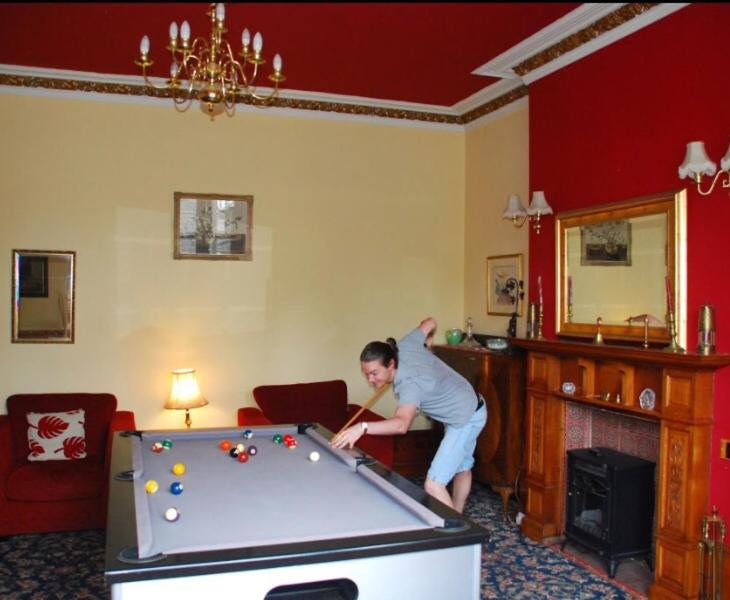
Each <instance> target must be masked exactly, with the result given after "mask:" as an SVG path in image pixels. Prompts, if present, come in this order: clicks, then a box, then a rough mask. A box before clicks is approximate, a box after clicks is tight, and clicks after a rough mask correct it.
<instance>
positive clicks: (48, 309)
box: [11, 250, 76, 344]
mask: <svg viewBox="0 0 730 600" xmlns="http://www.w3.org/2000/svg"><path fill="white" fill-rule="evenodd" d="M12 267H13V269H12V273H13V275H12V277H13V281H12V289H13V302H12V333H11V341H12V342H13V343H36V344H38V343H44V344H73V342H74V329H75V328H74V317H75V314H74V313H75V306H74V305H75V297H74V281H75V268H76V253H75V252H66V251H56V250H13V264H12Z"/></svg>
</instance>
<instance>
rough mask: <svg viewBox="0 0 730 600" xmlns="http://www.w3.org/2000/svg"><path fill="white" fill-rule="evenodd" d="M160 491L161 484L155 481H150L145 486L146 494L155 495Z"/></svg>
mask: <svg viewBox="0 0 730 600" xmlns="http://www.w3.org/2000/svg"><path fill="white" fill-rule="evenodd" d="M159 489H160V484H159V483H157V482H156V481H155V480H154V479H150V480H149V481H148V482H147V483H146V485H145V486H144V490H145V492H147V493H148V494H154V493H155V492H156V491H157V490H159Z"/></svg>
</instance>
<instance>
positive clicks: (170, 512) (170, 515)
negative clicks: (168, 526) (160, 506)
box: [165, 508, 180, 523]
mask: <svg viewBox="0 0 730 600" xmlns="http://www.w3.org/2000/svg"><path fill="white" fill-rule="evenodd" d="M179 518H180V511H178V510H177V508H168V509H167V510H166V511H165V519H167V520H168V521H170V522H171V523H172V522H173V521H177V520H178V519H179Z"/></svg>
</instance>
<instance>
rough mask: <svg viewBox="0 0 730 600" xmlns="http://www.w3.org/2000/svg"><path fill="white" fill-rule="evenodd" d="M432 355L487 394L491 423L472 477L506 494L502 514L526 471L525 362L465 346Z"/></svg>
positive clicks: (518, 355)
mask: <svg viewBox="0 0 730 600" xmlns="http://www.w3.org/2000/svg"><path fill="white" fill-rule="evenodd" d="M433 351H434V353H435V354H436V356H438V357H439V358H440V359H441V360H443V361H444V362H445V363H446V364H448V365H449V366H450V367H451V368H452V369H454V370H455V371H457V372H458V373H460V374H461V375H463V376H464V377H465V378H466V379H467V381H469V383H471V384H472V386H474V389H475V390H477V391H478V392H480V393H481V394H482V396H484V399H485V400H486V403H487V414H488V417H487V425H486V427H485V428H484V431H482V433H481V435H480V436H479V439H478V441H477V449H476V452H475V456H474V459H475V462H474V470H473V471H472V472H473V474H474V477H475V478H476V479H477V480H479V481H483V482H486V483H488V484H489V485H490V486H491V487H492V489H493V490H494V491H496V492H498V493H499V494H500V495H501V496H502V502H503V506H504V514H505V515H506V514H507V503H508V502H509V498H510V496H511V495H512V494H513V493H514V492H515V483H516V480H517V476H518V474H519V472H520V469H521V467H522V456H523V452H522V451H523V440H524V429H523V426H524V406H525V400H524V397H525V358H524V353H523V352H521V351H520V350H517V351H514V352H512V353H506V352H495V351H491V350H487V349H486V348H484V349H470V348H464V347H462V346H434V347H433Z"/></svg>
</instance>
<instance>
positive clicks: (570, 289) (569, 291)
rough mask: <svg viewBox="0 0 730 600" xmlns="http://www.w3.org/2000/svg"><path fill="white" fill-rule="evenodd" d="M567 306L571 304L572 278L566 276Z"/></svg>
mask: <svg viewBox="0 0 730 600" xmlns="http://www.w3.org/2000/svg"><path fill="white" fill-rule="evenodd" d="M568 304H573V278H572V277H571V276H570V275H568Z"/></svg>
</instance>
